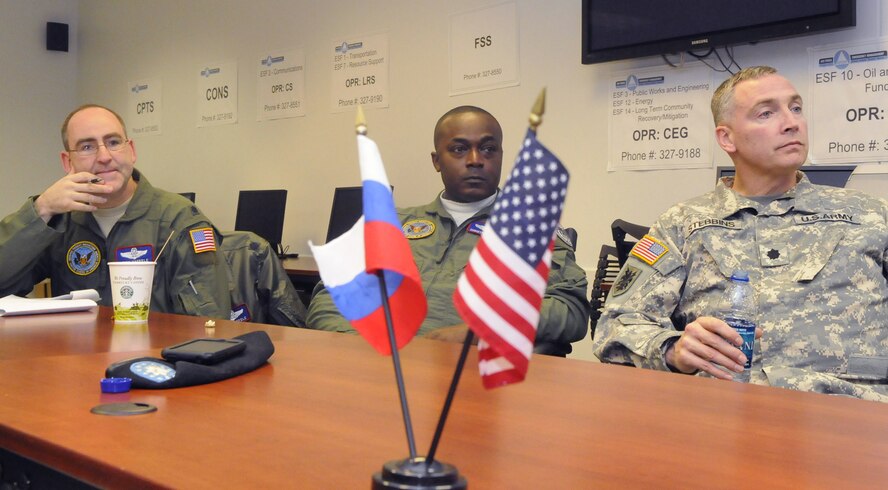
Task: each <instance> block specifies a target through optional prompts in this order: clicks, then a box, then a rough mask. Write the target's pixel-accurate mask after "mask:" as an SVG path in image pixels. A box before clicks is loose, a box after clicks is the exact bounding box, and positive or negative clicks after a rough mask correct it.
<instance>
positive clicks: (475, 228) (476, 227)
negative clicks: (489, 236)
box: [466, 221, 487, 235]
mask: <svg viewBox="0 0 888 490" xmlns="http://www.w3.org/2000/svg"><path fill="white" fill-rule="evenodd" d="M485 226H487V221H473V222H472V223H471V224H469V228H468V229H467V230H466V231H468V232H469V233H471V234H473V235H480V234H481V233H484V227H485Z"/></svg>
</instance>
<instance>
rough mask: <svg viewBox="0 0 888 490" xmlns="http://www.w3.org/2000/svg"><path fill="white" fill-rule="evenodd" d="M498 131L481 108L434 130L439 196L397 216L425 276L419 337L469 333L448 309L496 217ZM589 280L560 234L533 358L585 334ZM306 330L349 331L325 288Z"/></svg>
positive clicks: (455, 113)
mask: <svg viewBox="0 0 888 490" xmlns="http://www.w3.org/2000/svg"><path fill="white" fill-rule="evenodd" d="M502 134H503V133H502V129H501V128H500V125H499V122H497V120H496V119H495V118H494V117H493V116H492V115H490V113H488V112H487V111H485V110H484V109H481V108H478V107H473V106H460V107H456V108H454V109H452V110H450V111H448V112H447V113H446V114H444V115H443V116H441V118H440V119H439V120H438V123H437V124H436V125H435V133H434V144H435V151H433V152H432V165H433V166H434V168H435V171H437V172H438V173H440V174H441V180H442V181H443V182H444V191H443V192H441V193H440V194H439V195H438V197H437V198H435V200H434V201H432V202H431V203H429V204H426V205H424V206H417V207H412V208H406V209H399V210H398V215H399V219H400V221H401V223H402V229H403V231H404V235H405V236H406V237H407V239H408V240H409V242H410V249H411V251H412V252H413V258H414V260H416V265H417V267H418V268H419V273H420V276H421V277H422V285H423V288H424V290H425V294H426V298H427V300H428V315H427V316H426V319H425V321H424V322H423V324H422V326H421V327H420V329H419V335H423V336H425V337H427V338H434V339H439V340H445V341H452V342H462V340H463V339H464V338H465V335H466V331H467V328H468V327H466V325H465V324H464V323H463V320H462V318H461V317H460V316H459V314H458V313H457V312H456V309H455V308H454V306H453V291H454V289H455V288H456V283H457V280H458V279H459V276H460V274H461V273H462V271H463V269H465V267H466V263H467V262H468V260H469V254H471V252H472V250H473V249H474V248H475V244H476V243H477V242H478V238H479V237H480V235H481V232H482V230H483V229H484V225H485V223H486V221H487V218H488V217H489V215H490V212H491V211H492V210H493V204H494V201H495V200H496V197H497V194H498V191H497V185H498V184H499V181H500V172H501V168H502V160H503V148H502V139H503V136H502ZM586 286H587V281H586V274H585V272H584V271H583V269H581V268H580V267H579V266H578V265H577V264H576V260H575V257H574V249H573V244H572V243H571V242H570V240H569V238H568V237H567V235H566V234H565V233H564V231H563V229H561V228H559V230H558V233H557V238H556V241H555V252H554V254H553V256H552V268H551V271H550V273H549V282H548V286H547V288H546V293H545V296H544V297H543V307H542V311H541V314H540V322H539V326H538V329H537V336H536V343H535V347H534V351H535V352H537V353H543V354H553V355H561V356H563V355H566V354H567V353H569V352H570V351H571V346H570V344H571V342H575V341H577V340H580V339H582V338H583V337H584V336H585V335H586V332H587V331H588V325H589V302H588V300H587V298H586ZM306 323H307V324H308V327H309V328H315V329H320V330H332V331H339V332H351V331H353V329H352V328H351V326H350V325H349V323H348V321H346V320H345V318H343V317H342V315H340V314H339V311H338V310H337V309H336V306H335V305H334V304H333V301H332V299H331V298H330V295H329V293H328V292H327V291H326V290H325V289H324V285H323V283H319V284H318V286H317V287H316V288H315V291H314V294H313V297H312V301H311V305H310V306H309V309H308V320H307V322H306Z"/></svg>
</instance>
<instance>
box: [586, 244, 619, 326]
mask: <svg viewBox="0 0 888 490" xmlns="http://www.w3.org/2000/svg"><path fill="white" fill-rule="evenodd" d="M619 273H620V264H619V262H618V260H617V248H616V247H613V246H611V245H602V246H601V250H599V252H598V263H597V264H596V266H595V278H594V279H593V280H592V294H591V298H589V304H590V306H591V307H592V308H591V310H592V313H591V315H590V316H589V320H590V321H589V326H590V333H589V337H590V338H592V337H594V336H595V326H596V325H597V324H598V319H599V318H601V311H602V310H603V309H604V302H605V301H606V300H607V295H608V293H609V292H610V288H611V286H613V284H614V279H616V278H617V274H619Z"/></svg>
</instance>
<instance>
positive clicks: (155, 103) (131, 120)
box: [126, 79, 163, 135]
mask: <svg viewBox="0 0 888 490" xmlns="http://www.w3.org/2000/svg"><path fill="white" fill-rule="evenodd" d="M126 88H127V92H128V93H129V105H128V106H127V113H126V125H127V132H128V133H129V134H130V135H142V134H160V133H161V126H160V122H161V120H162V119H163V86H162V84H161V82H160V79H152V80H139V81H136V82H130V83H128V84H127V87H126Z"/></svg>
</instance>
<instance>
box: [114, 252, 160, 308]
mask: <svg viewBox="0 0 888 490" xmlns="http://www.w3.org/2000/svg"><path fill="white" fill-rule="evenodd" d="M155 264H156V262H108V271H109V273H110V275H111V302H112V304H113V306H114V321H115V322H124V323H136V322H147V321H148V308H149V307H150V306H151V287H152V284H153V282H154V266H155Z"/></svg>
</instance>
